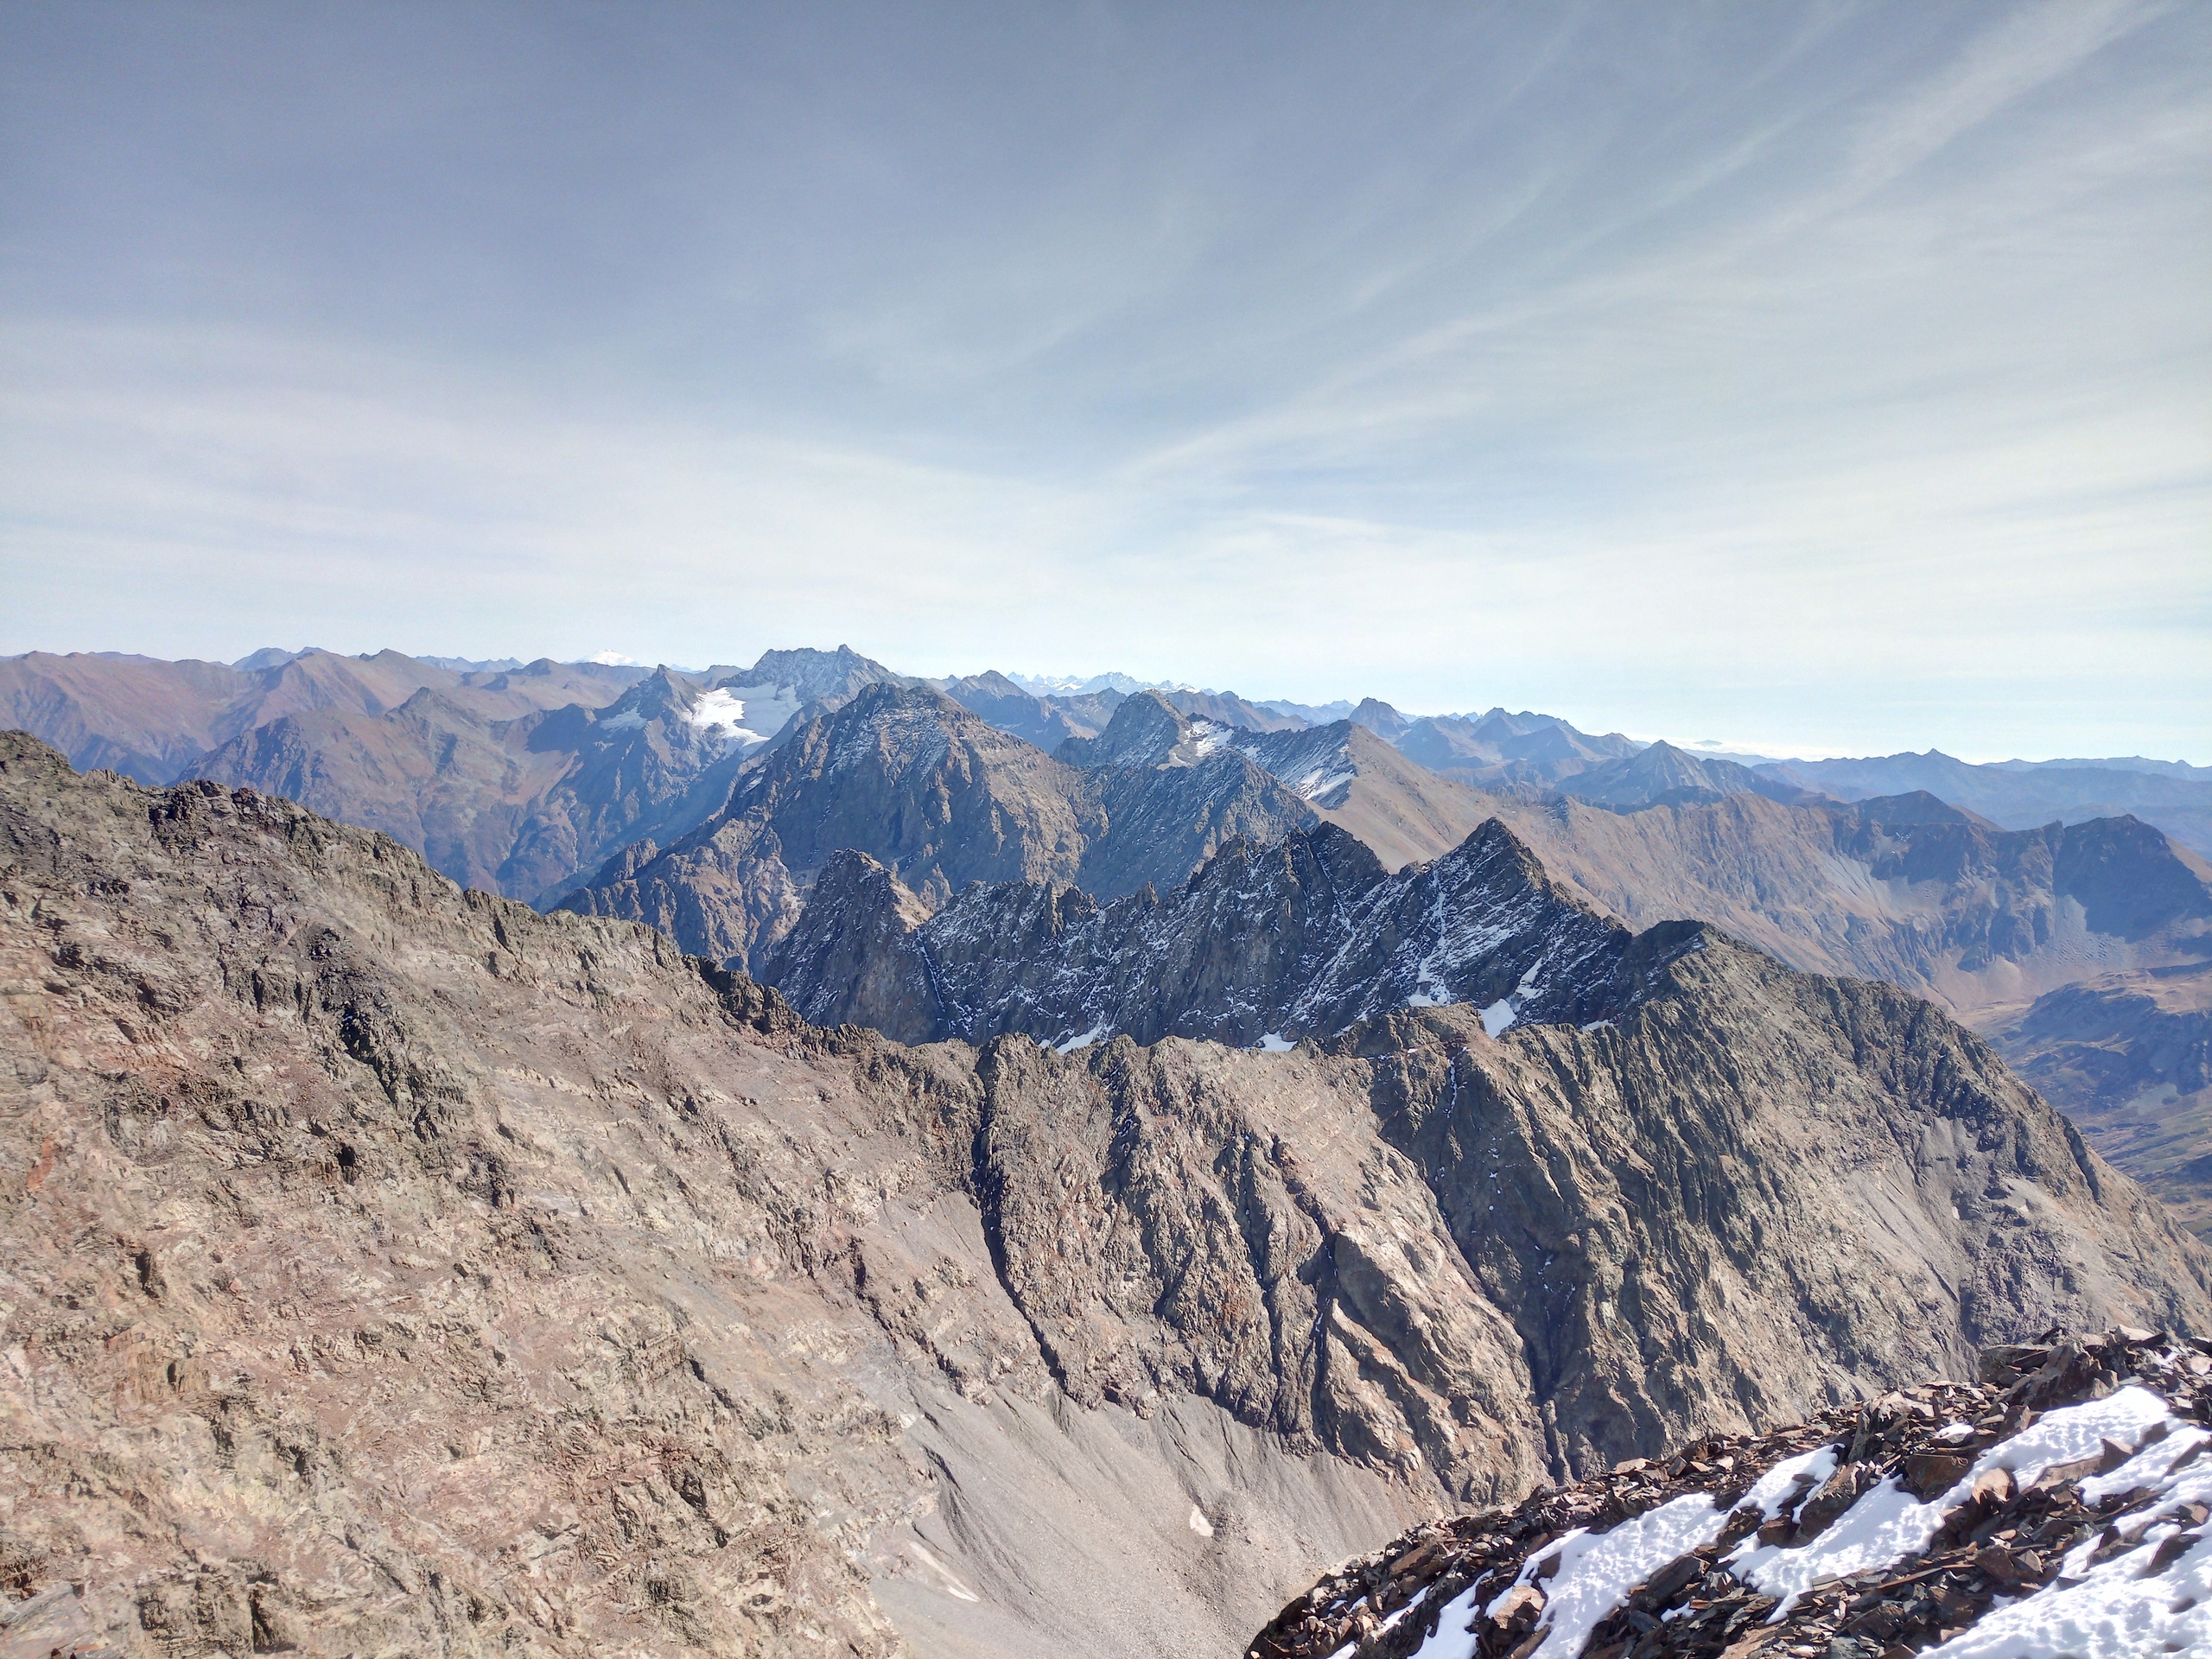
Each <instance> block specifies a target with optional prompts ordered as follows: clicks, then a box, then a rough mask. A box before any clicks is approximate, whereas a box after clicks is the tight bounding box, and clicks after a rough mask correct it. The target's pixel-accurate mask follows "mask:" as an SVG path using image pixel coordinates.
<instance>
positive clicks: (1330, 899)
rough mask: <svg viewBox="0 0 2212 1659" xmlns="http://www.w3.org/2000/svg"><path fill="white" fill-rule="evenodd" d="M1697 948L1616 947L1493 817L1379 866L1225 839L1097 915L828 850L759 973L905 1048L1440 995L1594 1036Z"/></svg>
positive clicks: (1346, 853) (1345, 1023) (1270, 1028)
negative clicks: (1453, 842) (944, 891)
mask: <svg viewBox="0 0 2212 1659" xmlns="http://www.w3.org/2000/svg"><path fill="white" fill-rule="evenodd" d="M1705 938H1706V935H1705V931H1704V930H1702V929H1700V927H1698V926H1697V925H1694V924H1675V925H1665V926H1662V927H1659V928H1655V929H1652V930H1650V931H1648V932H1646V933H1645V934H1643V935H1642V936H1640V937H1638V936H1633V935H1631V934H1630V932H1629V931H1628V930H1627V929H1625V928H1624V927H1622V926H1621V925H1619V924H1618V923H1617V922H1615V921H1613V920H1611V918H1607V917H1604V916H1601V915H1599V913H1598V912H1595V911H1593V910H1592V909H1591V908H1590V907H1589V906H1586V905H1584V904H1582V903H1581V902H1580V900H1578V899H1574V898H1573V896H1571V895H1570V894H1568V893H1566V892H1565V891H1564V890H1562V889H1561V888H1560V887H1558V886H1557V885H1556V884H1554V882H1553V881H1552V880H1550V879H1549V878H1548V876H1546V875H1545V874H1544V871H1543V868H1542V866H1541V865H1540V864H1538V863H1537V862H1536V861H1535V858H1534V857H1533V856H1532V855H1530V854H1529V850H1528V849H1527V848H1525V847H1523V846H1522V844H1521V843H1520V842H1519V841H1517V840H1516V839H1515V837H1514V836H1513V834H1512V832H1511V831H1510V830H1508V829H1505V828H1504V826H1503V825H1502V824H1499V823H1496V822H1495V821H1493V822H1491V823H1486V824H1484V825H1483V826H1482V827H1481V828H1480V829H1477V830H1476V831H1475V832H1474V833H1473V834H1472V835H1471V836H1468V837H1467V839H1466V840H1465V842H1462V843H1461V844H1460V846H1459V848H1458V849H1455V850H1454V851H1452V853H1450V854H1448V855H1446V856H1445V857H1443V858H1440V859H1438V860H1436V861H1434V862H1433V863H1431V864H1428V865H1426V866H1421V867H1417V868H1409V869H1408V870H1404V871H1402V872H1400V873H1399V874H1395V875H1392V874H1388V873H1386V872H1385V871H1384V870H1383V867H1382V864H1381V863H1380V862H1379V861H1377V860H1376V857H1375V855H1374V854H1373V853H1371V852H1370V851H1369V850H1368V849H1367V848H1366V847H1365V846H1363V844H1361V843H1360V842H1358V841H1357V840H1355V839H1353V837H1352V836H1350V835H1348V834H1346V833H1345V832H1344V830H1341V829H1338V828H1336V827H1335V826H1334V825H1332V824H1322V825H1319V826H1317V827H1316V828H1314V829H1309V830H1300V831H1298V832H1296V833H1294V834H1293V835H1290V836H1286V837H1285V838H1284V839H1283V840H1281V841H1280V842H1276V843H1275V844H1274V845H1273V846H1267V847H1261V846H1255V845H1253V844H1252V843H1251V842H1244V841H1236V842H1230V844H1229V845H1228V846H1226V847H1224V848H1223V849H1222V850H1221V851H1219V852H1218V853H1217V854H1215V855H1214V856H1213V857H1212V859H1211V860H1210V861H1208V862H1207V863H1206V865H1205V868H1202V869H1200V870H1199V871H1198V874H1195V875H1193V876H1192V878H1191V879H1190V880H1189V881H1187V882H1185V884H1183V885H1182V886H1180V887H1177V888H1175V889H1173V891H1171V892H1170V893H1168V894H1167V895H1166V897H1165V898H1161V897H1160V896H1159V895H1157V894H1156V893H1153V892H1151V891H1149V890H1147V891H1145V892H1141V893H1136V894H1134V895H1132V896H1131V897H1129V898H1126V899H1120V900H1118V901H1116V903H1114V904H1111V905H1109V906H1103V907H1102V906H1099V905H1098V904H1096V902H1095V901H1094V900H1092V899H1090V898H1089V897H1088V896H1087V895H1086V894H1084V893H1082V892H1080V891H1079V890H1077V889H1075V888H1072V887H1055V886H1053V885H1051V884H1049V883H1041V882H1008V883H1002V884H1000V885H998V886H995V887H989V886H983V885H981V884H979V885H977V886H975V887H969V889H968V890H967V891H966V892H964V893H962V894H960V896H959V897H957V899H953V900H952V901H951V902H950V903H949V904H947V905H946V906H944V908H943V909H941V910H938V912H936V913H935V914H933V915H931V914H928V913H927V912H926V907H925V906H923V905H922V904H920V903H919V902H918V901H917V899H915V898H914V896H913V895H912V893H909V892H907V891H906V888H905V887H903V886H902V885H901V884H900V883H899V880H898V879H897V878H896V877H895V876H894V875H893V874H892V873H891V872H890V871H888V870H887V869H885V868H883V867H882V866H881V865H880V864H878V863H877V862H876V861H874V860H873V859H871V858H869V857H868V856H867V855H865V854H861V853H855V852H842V853H840V854H838V855H836V857H835V858H833V859H832V860H831V861H829V864H828V865H826V866H825V867H824V868H823V874H822V877H821V880H819V881H818V882H817V884H816V887H815V892H814V897H813V899H812V901H811V902H810V904H809V905H808V906H807V908H806V911H805V912H804V915H803V916H802V917H801V918H800V920H799V924H798V927H797V928H796V929H795V930H794V931H792V932H791V934H790V935H789V936H788V937H787V938H785V939H784V940H783V941H782V943H781V944H779V945H778V947H777V948H776V949H775V950H773V951H772V953H771V954H770V955H769V957H768V958H767V960H766V963H764V965H763V968H762V977H763V978H764V979H766V981H767V982H769V983H770V984H772V985H774V986H775V987H776V988H778V989H779V990H780V991H782V992H783V993H784V995H785V996H786V997H788V998H789V999H790V1000H791V1003H792V1006H793V1007H797V1008H798V1010H799V1011H800V1012H801V1013H802V1014H804V1015H805V1016H806V1017H807V1018H808V1019H810V1020H815V1021H817V1023H820V1024H826V1025H838V1024H843V1023H845V1022H847V1021H851V1022H854V1023H856V1024H860V1025H866V1026H873V1027H875V1028H876V1029H877V1030H879V1031H882V1032H884V1033H887V1034H888V1035H891V1036H893V1037H896V1038H898V1039H899V1040H901V1041H906V1042H931V1041H936V1040H938V1039H943V1038H946V1037H959V1038H963V1039H968V1040H969V1041H981V1040H983V1039H988V1038H989V1037H993V1036H996V1035H998V1034H999V1033H1002V1032H1021V1033H1026V1034H1027V1035H1029V1036H1032V1037H1036V1038H1039V1039H1043V1040H1045V1041H1046V1042H1052V1043H1059V1044H1073V1043H1077V1042H1085V1043H1087V1042H1093V1041H1096V1040H1098V1039H1102V1038H1104V1037H1109V1036H1112V1035H1115V1034H1116V1033H1127V1034H1128V1035H1129V1036H1131V1037H1134V1038H1135V1039H1136V1040H1137V1041H1139V1042H1140V1043H1152V1042H1156V1041H1158V1040H1159V1039H1160V1038H1162V1037H1167V1036H1178V1037H1203V1038H1210V1039H1213V1040H1215V1041H1217V1042H1224V1043H1230V1044H1232V1045H1234V1046H1237V1047H1251V1046H1254V1045H1255V1044H1258V1043H1261V1042H1262V1041H1263V1040H1268V1039H1272V1040H1273V1041H1274V1042H1277V1043H1281V1044H1284V1045H1286V1046H1287V1044H1289V1043H1291V1042H1294V1041H1296V1040H1298V1039H1302V1038H1306V1037H1310V1036H1311V1037H1327V1036H1334V1035H1336V1034H1337V1033H1341V1032H1344V1031H1346V1030H1348V1029H1350V1028H1351V1027H1353V1026H1355V1025H1357V1024H1358V1023H1360V1022H1361V1021H1363V1020H1370V1019H1373V1018H1374V1017H1376V1015H1378V1014H1383V1013H1385V1012H1387V1011H1389V1010H1390V1009H1393V1008H1399V1007H1434V1006H1437V1005H1439V1004H1442V1003H1446V1002H1460V1003H1468V1004H1471V1005H1472V1006H1473V1007H1477V1008H1479V1009H1481V1010H1482V1011H1483V1014H1482V1017H1483V1020H1484V1025H1485V1026H1486V1027H1488V1028H1489V1029H1490V1031H1491V1034H1493V1035H1495V1034H1496V1033H1498V1032H1500V1031H1503V1029H1505V1028H1506V1027H1508V1026H1510V1025H1511V1024H1512V1023H1514V1022H1515V1021H1516V1020H1525V1021H1529V1022H1532V1023H1541V1022H1545V1021H1551V1020H1568V1021H1572V1022H1573V1023H1575V1024H1578V1025H1588V1024H1593V1023H1595V1022H1598V1021H1600V1020H1609V1019H1611V1018H1613V1017H1615V1016H1617V1015H1618V1014H1622V1013H1624V1012H1625V1011H1626V1010H1627V1009H1628V1008H1630V1007H1633V1006H1634V1004H1635V1002H1636V1001H1637V998H1638V996H1639V995H1641V994H1642V992H1643V989H1644V988H1646V987H1647V986H1648V985H1649V983H1650V982H1651V980H1652V976H1654V975H1655V974H1656V973H1657V972H1658V971H1659V970H1660V969H1662V968H1663V967H1664V966H1665V964H1666V963H1668V962H1669V960H1671V959H1672V957H1675V956H1676V955H1679V954H1681V952H1683V951H1686V950H1696V949H1699V948H1701V946H1702V944H1703V943H1704V941H1705Z"/></svg>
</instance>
